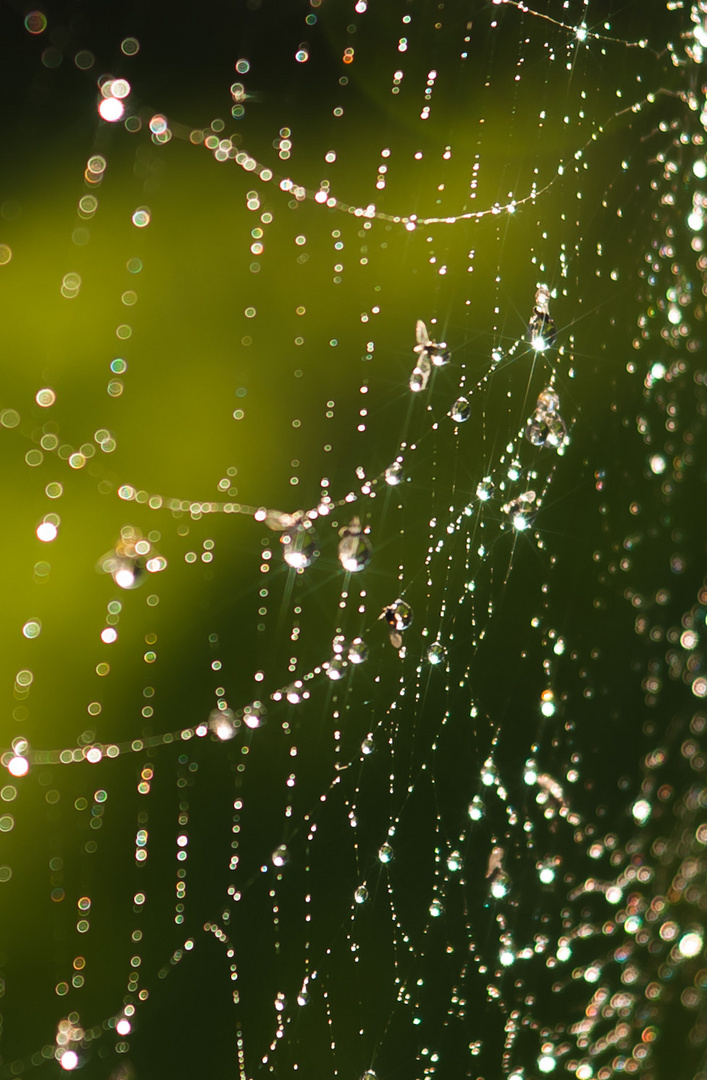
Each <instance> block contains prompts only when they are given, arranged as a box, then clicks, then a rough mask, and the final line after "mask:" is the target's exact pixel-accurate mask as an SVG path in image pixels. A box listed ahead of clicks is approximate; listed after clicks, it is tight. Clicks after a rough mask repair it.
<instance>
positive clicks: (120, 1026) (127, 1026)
mask: <svg viewBox="0 0 707 1080" xmlns="http://www.w3.org/2000/svg"><path fill="white" fill-rule="evenodd" d="M115 1030H116V1031H117V1032H118V1034H119V1035H129V1034H130V1032H131V1030H132V1025H131V1023H130V1021H129V1020H125V1019H123V1020H119V1021H118V1023H117V1024H116V1025H115Z"/></svg>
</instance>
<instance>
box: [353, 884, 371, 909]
mask: <svg viewBox="0 0 707 1080" xmlns="http://www.w3.org/2000/svg"><path fill="white" fill-rule="evenodd" d="M354 900H355V901H356V903H357V904H365V903H366V900H368V889H367V888H366V886H365V885H359V887H358V888H357V889H356V892H355V893H354Z"/></svg>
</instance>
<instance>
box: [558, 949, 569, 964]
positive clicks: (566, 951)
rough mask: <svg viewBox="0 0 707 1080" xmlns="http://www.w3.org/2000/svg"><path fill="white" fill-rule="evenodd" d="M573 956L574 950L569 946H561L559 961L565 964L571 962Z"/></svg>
mask: <svg viewBox="0 0 707 1080" xmlns="http://www.w3.org/2000/svg"><path fill="white" fill-rule="evenodd" d="M571 955H572V950H571V949H570V947H569V945H560V947H559V948H558V950H557V959H558V960H562V961H563V962H564V961H565V960H569V958H570V956H571Z"/></svg>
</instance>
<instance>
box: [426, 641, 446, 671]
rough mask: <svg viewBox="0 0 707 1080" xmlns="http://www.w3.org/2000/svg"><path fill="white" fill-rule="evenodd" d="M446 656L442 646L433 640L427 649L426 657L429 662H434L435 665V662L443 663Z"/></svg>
mask: <svg viewBox="0 0 707 1080" xmlns="http://www.w3.org/2000/svg"><path fill="white" fill-rule="evenodd" d="M446 656H447V654H446V652H445V649H444V646H443V645H440V643H439V642H438V641H435V642H434V644H433V645H430V647H429V649H428V650H427V659H428V660H429V662H430V663H431V664H434V665H435V666H436V665H437V664H443V663H444V661H445V658H446Z"/></svg>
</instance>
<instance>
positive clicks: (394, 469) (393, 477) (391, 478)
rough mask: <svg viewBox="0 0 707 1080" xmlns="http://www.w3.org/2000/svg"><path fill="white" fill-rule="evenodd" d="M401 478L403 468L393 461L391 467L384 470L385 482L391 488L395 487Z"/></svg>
mask: <svg viewBox="0 0 707 1080" xmlns="http://www.w3.org/2000/svg"><path fill="white" fill-rule="evenodd" d="M402 478H403V466H402V464H401V463H400V462H399V461H394V462H393V464H392V465H389V466H388V468H387V469H386V470H385V482H386V484H390V486H391V487H395V486H396V485H397V484H399V483H400V482H401V480H402Z"/></svg>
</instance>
